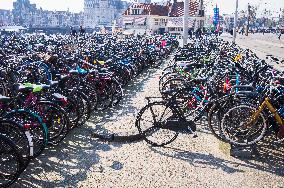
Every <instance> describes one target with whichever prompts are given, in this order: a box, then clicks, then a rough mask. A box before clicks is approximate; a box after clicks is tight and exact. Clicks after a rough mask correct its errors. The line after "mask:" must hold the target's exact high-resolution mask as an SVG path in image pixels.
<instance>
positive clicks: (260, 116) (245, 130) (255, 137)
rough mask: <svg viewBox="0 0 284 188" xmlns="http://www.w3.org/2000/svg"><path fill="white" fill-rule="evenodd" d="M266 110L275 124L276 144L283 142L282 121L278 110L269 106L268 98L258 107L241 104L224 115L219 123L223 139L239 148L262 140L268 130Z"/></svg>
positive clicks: (283, 121) (283, 124) (283, 122)
mask: <svg viewBox="0 0 284 188" xmlns="http://www.w3.org/2000/svg"><path fill="white" fill-rule="evenodd" d="M266 108H267V109H268V110H269V112H270V113H271V115H272V116H273V117H274V119H275V120H276V122H277V126H276V133H277V136H276V137H277V139H278V142H282V141H284V120H283V118H282V117H281V115H280V114H279V110H278V109H277V108H275V107H274V106H273V105H272V104H271V100H270V98H269V97H266V98H265V99H264V100H263V102H262V103H261V104H260V105H259V106H258V107H255V106H253V105H250V104H243V105H238V106H235V107H233V108H231V109H230V110H229V111H228V112H227V113H225V115H224V116H223V118H222V121H221V131H222V133H223V135H224V137H225V139H226V140H227V141H228V142H230V143H232V144H235V145H241V146H248V145H252V144H255V143H257V142H258V141H260V140H261V139H263V137H264V136H265V135H266V132H267V130H268V125H267V122H268V121H267V120H268V118H267V116H265V115H264V114H265V113H264V110H265V109H266Z"/></svg>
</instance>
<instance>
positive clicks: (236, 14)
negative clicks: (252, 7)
mask: <svg viewBox="0 0 284 188" xmlns="http://www.w3.org/2000/svg"><path fill="white" fill-rule="evenodd" d="M238 7H239V0H236V11H235V19H234V30H233V43H234V44H235V43H236V37H237V22H238Z"/></svg>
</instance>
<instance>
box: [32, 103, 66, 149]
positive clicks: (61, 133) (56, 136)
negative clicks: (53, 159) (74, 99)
mask: <svg viewBox="0 0 284 188" xmlns="http://www.w3.org/2000/svg"><path fill="white" fill-rule="evenodd" d="M34 109H35V110H36V111H37V112H38V114H39V115H40V116H41V118H42V121H43V122H44V123H45V125H46V126H47V128H48V132H49V142H50V143H52V144H58V143H59V142H60V141H62V140H63V139H64V138H65V137H66V135H67V133H68V131H69V129H70V127H69V126H70V123H69V119H68V116H67V114H66V112H65V111H64V110H63V109H61V107H60V106H58V105H56V104H54V103H52V102H49V101H39V102H38V103H37V104H36V106H35V108H34Z"/></svg>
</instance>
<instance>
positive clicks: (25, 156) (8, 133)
mask: <svg viewBox="0 0 284 188" xmlns="http://www.w3.org/2000/svg"><path fill="white" fill-rule="evenodd" d="M0 134H2V135H3V136H5V137H7V138H8V139H10V140H11V141H13V142H14V144H15V145H16V147H17V149H18V151H19V153H20V155H21V156H22V160H23V169H22V170H23V171H24V170H25V169H26V167H27V166H28V164H29V162H30V159H31V158H32V156H33V141H32V137H31V133H30V132H29V131H28V130H25V129H24V128H23V126H22V125H20V124H18V123H16V122H14V121H12V120H6V119H3V120H1V121H0Z"/></svg>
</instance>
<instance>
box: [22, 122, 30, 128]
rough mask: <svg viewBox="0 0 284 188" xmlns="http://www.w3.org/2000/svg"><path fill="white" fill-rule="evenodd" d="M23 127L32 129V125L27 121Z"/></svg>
mask: <svg viewBox="0 0 284 188" xmlns="http://www.w3.org/2000/svg"><path fill="white" fill-rule="evenodd" d="M23 127H24V129H30V128H31V127H32V125H31V124H30V123H25V124H24V126H23Z"/></svg>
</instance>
